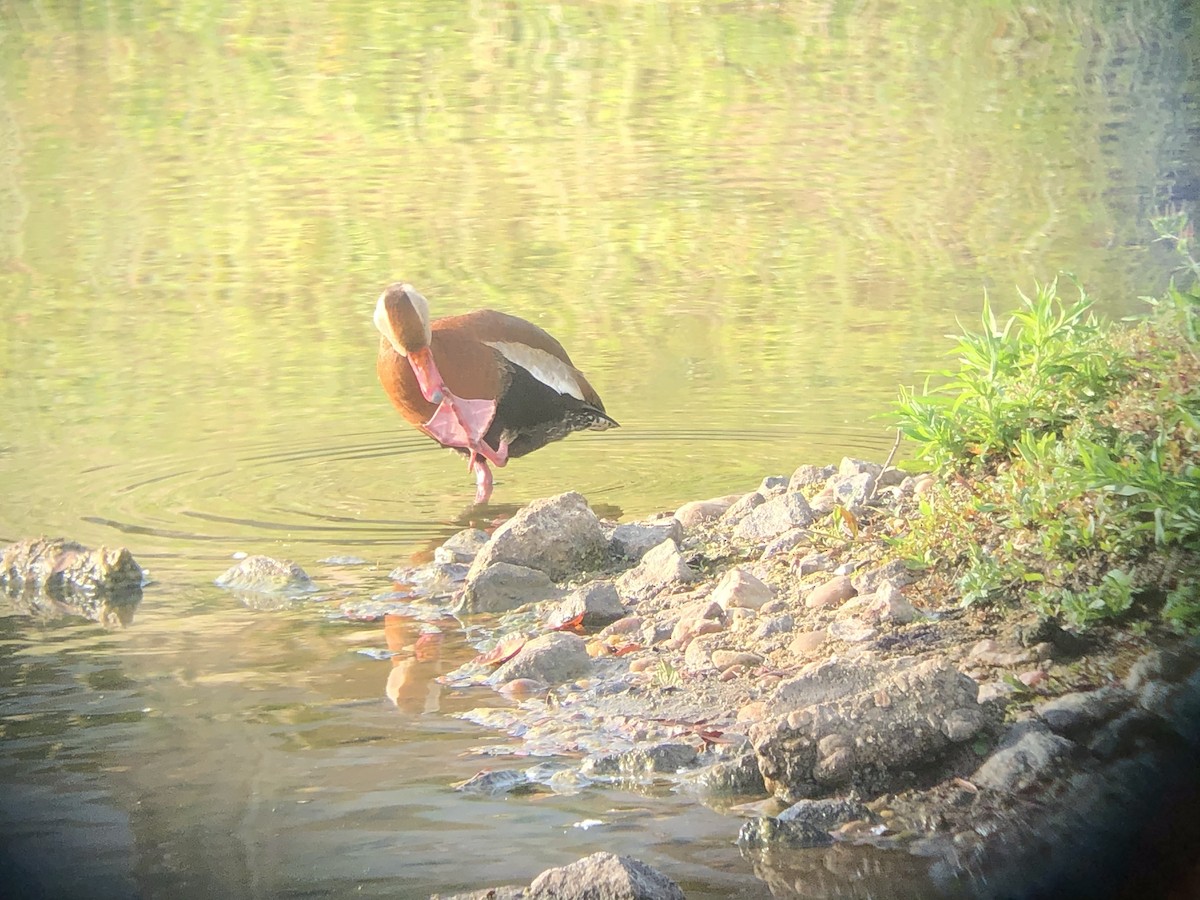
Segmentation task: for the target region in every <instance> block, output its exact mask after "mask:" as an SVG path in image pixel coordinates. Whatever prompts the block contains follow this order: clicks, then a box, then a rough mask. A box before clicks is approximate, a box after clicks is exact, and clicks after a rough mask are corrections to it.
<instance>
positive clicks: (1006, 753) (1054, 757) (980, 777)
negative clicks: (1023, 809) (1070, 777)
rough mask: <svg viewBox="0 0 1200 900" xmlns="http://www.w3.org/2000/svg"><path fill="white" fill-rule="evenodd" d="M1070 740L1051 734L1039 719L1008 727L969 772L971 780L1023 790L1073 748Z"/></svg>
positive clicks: (978, 783) (980, 784) (1013, 790)
mask: <svg viewBox="0 0 1200 900" xmlns="http://www.w3.org/2000/svg"><path fill="white" fill-rule="evenodd" d="M1076 746H1077V745H1076V744H1075V742H1074V741H1069V740H1067V739H1066V738H1064V737H1060V736H1059V735H1057V734H1053V733H1052V732H1051V731H1050V729H1048V728H1047V727H1046V726H1045V725H1042V724H1041V723H1040V722H1021V723H1018V724H1017V725H1014V726H1012V727H1011V728H1009V730H1008V732H1007V733H1006V734H1005V736H1004V738H1002V739H1001V741H1000V744H999V748H998V749H997V750H996V752H994V753H993V754H992V755H991V756H989V757H988V759H987V761H986V762H984V764H983V765H982V766H980V767H979V768H978V769H977V770H976V771H975V774H974V775H972V776H971V779H970V780H971V782H972V783H974V784H976V785H978V786H979V787H985V788H990V789H991V790H994V791H1006V792H1009V793H1015V792H1016V791H1023V790H1025V788H1027V787H1029V786H1030V785H1032V784H1033V783H1034V782H1036V781H1037V780H1038V779H1040V778H1041V777H1042V776H1043V775H1046V774H1049V771H1050V769H1051V767H1052V766H1054V765H1055V764H1056V763H1057V762H1059V761H1060V760H1061V759H1063V758H1065V757H1066V756H1068V755H1069V754H1070V753H1072V752H1073V751H1074V750H1075V749H1076Z"/></svg>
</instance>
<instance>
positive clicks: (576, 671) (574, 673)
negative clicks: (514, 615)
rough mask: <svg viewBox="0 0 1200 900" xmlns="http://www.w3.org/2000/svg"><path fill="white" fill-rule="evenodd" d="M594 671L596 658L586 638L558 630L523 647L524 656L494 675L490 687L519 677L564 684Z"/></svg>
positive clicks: (513, 659) (521, 653) (506, 664)
mask: <svg viewBox="0 0 1200 900" xmlns="http://www.w3.org/2000/svg"><path fill="white" fill-rule="evenodd" d="M591 668H592V658H591V657H590V656H588V653H587V645H586V643H585V642H584V640H583V638H581V637H579V636H577V635H574V634H567V633H566V632H562V631H554V632H551V633H550V634H543V635H542V636H541V637H538V638H534V639H533V640H532V641H530V642H529V643H528V644H526V645H525V646H524V647H522V648H521V652H520V653H518V654H517V655H516V656H514V657H513V658H512V659H510V660H509V661H508V662H506V663H505V664H504V665H502V666H501V667H500V668H499V669H497V670H496V671H495V672H493V673H492V674H491V677H489V678H488V684H493V685H499V684H504V683H506V682H509V681H512V680H514V679H516V678H532V679H533V680H535V681H542V682H545V683H546V684H562V683H563V682H564V681H572V680H574V679H576V678H581V677H583V676H584V675H586V674H587V673H588V672H589V671H591Z"/></svg>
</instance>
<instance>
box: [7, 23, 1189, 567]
mask: <svg viewBox="0 0 1200 900" xmlns="http://www.w3.org/2000/svg"><path fill="white" fill-rule="evenodd" d="M6 9H7V22H6V24H7V29H8V31H7V37H6V40H5V41H4V43H3V44H2V45H0V53H2V68H0V79H2V82H3V85H2V89H3V97H4V102H3V105H2V107H0V129H2V131H3V144H4V146H5V147H7V148H8V149H9V153H8V154H7V155H6V157H5V162H4V163H3V164H2V165H0V185H2V188H3V203H2V205H0V237H2V239H3V242H4V243H3V247H2V248H0V257H4V258H6V259H7V260H8V266H7V274H5V275H4V276H3V291H2V292H0V314H2V320H3V326H2V328H3V332H2V333H0V354H2V355H0V360H2V362H3V365H4V368H5V373H6V374H5V378H4V382H3V385H2V387H0V391H2V393H0V402H2V403H3V405H4V408H5V411H6V412H7V419H8V421H9V422H10V423H12V424H13V425H14V426H16V427H14V428H12V429H11V430H10V431H9V434H8V436H7V438H6V440H7V442H8V447H7V453H6V455H4V456H2V457H0V466H3V467H4V468H3V470H0V474H2V475H3V476H4V477H5V480H6V481H9V482H11V483H12V490H13V492H14V494H15V499H16V500H17V501H18V503H17V504H16V506H14V507H10V511H9V512H8V514H7V516H6V517H5V520H4V521H3V522H2V527H3V530H4V531H6V532H8V536H11V537H16V536H19V535H21V534H25V533H27V532H37V531H41V530H51V531H64V532H69V533H72V534H75V535H78V536H80V537H82V538H84V539H91V540H107V541H109V542H112V541H114V540H126V541H127V542H129V543H131V544H132V545H133V546H134V548H135V550H136V549H137V547H138V544H139V541H141V542H142V543H143V544H146V545H148V546H153V547H155V548H164V547H165V548H169V549H171V550H173V551H180V552H183V553H184V554H185V555H188V554H191V553H193V552H198V548H197V547H196V546H195V545H194V544H187V543H185V544H182V545H181V544H178V543H177V542H176V537H173V535H174V536H177V537H179V538H188V539H191V538H196V537H204V538H208V539H210V540H209V543H208V544H207V546H211V547H212V549H213V552H219V553H220V554H224V553H227V552H228V550H229V549H230V548H231V546H234V545H238V546H240V545H242V544H247V545H251V544H252V545H254V547H255V548H259V549H270V548H271V546H272V545H274V544H276V543H282V544H284V545H285V546H286V545H288V544H289V543H291V542H296V541H303V542H307V543H315V544H317V545H322V546H317V547H312V548H311V550H305V551H304V552H303V553H299V555H301V556H304V555H308V554H310V552H311V553H317V552H320V551H321V550H323V549H324V547H323V545H330V546H333V545H337V546H344V545H347V544H354V543H355V542H356V541H358V540H360V539H365V538H366V537H368V536H370V537H371V538H372V539H378V540H382V541H384V542H385V543H393V544H399V545H400V546H405V545H407V544H411V543H412V542H413V541H414V540H416V539H417V538H418V537H420V536H422V535H432V534H433V533H434V529H435V526H434V524H433V523H437V522H450V521H452V520H454V519H455V518H456V517H457V516H459V515H460V514H461V513H462V511H463V510H464V508H465V507H466V505H467V502H468V501H469V499H470V481H469V479H468V478H467V476H466V475H465V473H463V472H462V471H460V469H461V466H460V465H459V463H458V462H457V461H456V460H454V459H451V458H448V457H446V456H445V455H444V454H442V453H439V452H437V451H436V450H433V449H427V448H425V446H424V445H423V444H422V443H421V442H420V441H419V440H417V439H415V438H413V437H412V436H410V434H409V433H408V432H407V431H406V430H405V429H404V426H403V425H402V423H401V422H400V421H399V419H398V418H397V417H396V416H395V415H394V414H393V413H392V411H391V410H390V408H389V406H388V404H387V402H386V399H385V398H384V397H383V395H382V393H381V392H380V391H379V389H378V386H377V385H376V384H375V383H374V377H373V373H372V365H373V363H372V360H373V354H374V342H375V338H374V334H373V332H372V329H371V326H370V322H369V313H370V306H371V303H372V301H373V298H374V297H375V295H376V293H377V292H378V290H379V288H380V287H381V286H382V285H383V284H384V283H386V282H388V281H390V280H392V279H394V278H397V277H403V278H406V279H407V280H410V281H412V282H413V283H415V284H417V285H418V286H419V287H420V288H421V290H422V291H423V292H424V293H426V294H427V295H428V296H429V297H430V298H431V300H432V301H433V302H434V304H435V307H436V311H438V312H443V313H451V312H458V311H462V310H465V309H468V308H472V307H476V306H483V305H490V306H497V307H500V308H503V309H505V310H508V311H511V312H514V313H517V314H520V315H524V316H526V317H528V318H530V319H532V320H534V321H536V322H538V323H539V324H541V325H543V326H545V327H546V328H548V329H549V330H550V331H551V332H552V333H554V334H555V335H556V336H558V337H559V338H560V339H561V340H562V341H563V343H564V344H565V345H566V346H567V347H568V349H570V351H571V352H572V354H573V356H574V357H575V358H576V360H577V361H578V362H579V363H580V365H581V366H582V367H583V368H584V369H585V370H586V371H587V372H588V373H589V376H590V377H591V379H592V381H593V382H594V383H595V384H596V386H597V387H598V389H599V390H600V391H601V393H602V395H603V396H604V397H605V400H606V402H607V404H608V406H609V408H610V409H611V410H612V411H613V413H614V415H615V416H616V417H617V418H618V419H619V420H620V421H621V422H622V424H623V425H624V429H623V431H622V432H619V433H614V434H610V435H599V436H595V437H590V438H587V439H581V438H573V439H572V440H571V441H569V442H567V443H565V444H563V445H559V446H556V447H553V448H548V449H547V450H544V451H541V452H540V453H539V454H538V455H537V456H535V457H532V458H531V459H530V460H527V461H520V462H518V463H516V464H514V466H513V467H511V468H510V469H508V470H507V471H505V472H503V473H501V479H500V482H499V485H498V489H497V499H498V500H500V501H501V502H508V503H518V502H521V501H524V500H526V499H529V498H531V497H534V496H539V495H543V494H547V493H554V492H557V491H559V490H564V489H567V488H571V487H575V488H579V489H581V490H583V491H584V492H585V493H587V494H588V496H589V497H590V498H591V499H592V500H593V501H594V502H596V503H598V504H604V505H605V506H606V507H607V508H608V509H610V510H614V511H616V510H619V511H624V512H625V513H627V514H640V513H645V512H648V511H650V510H653V509H656V508H659V507H665V506H672V505H674V504H676V503H678V502H680V501H682V500H684V499H688V498H691V497H693V496H697V495H704V494H720V493H726V492H728V491H731V490H738V489H745V488H748V487H750V486H752V485H753V484H755V483H757V481H758V479H759V477H761V476H762V475H764V474H768V473H771V472H786V471H788V470H790V469H791V468H792V467H793V466H794V465H796V464H798V463H800V462H804V461H820V460H825V459H830V458H833V459H836V457H837V456H839V455H840V454H841V453H843V452H846V451H853V452H859V453H875V454H881V453H882V452H884V449H885V448H886V446H887V445H888V443H889V441H888V438H887V435H886V434H884V433H883V426H882V424H881V423H879V422H876V421H872V420H871V419H870V416H871V415H873V414H875V413H878V412H879V411H881V410H882V409H883V408H885V406H886V405H887V403H888V402H889V401H890V399H891V398H892V397H893V396H894V393H895V390H894V389H895V384H896V383H897V382H898V381H905V382H910V383H911V382H912V381H914V380H917V379H919V378H920V377H922V375H921V373H922V372H923V371H924V370H927V369H929V368H932V367H935V366H937V365H939V364H940V360H939V354H940V353H941V352H942V350H943V348H944V347H945V346H946V345H945V343H944V342H943V340H942V337H941V336H942V335H943V334H944V333H945V332H946V331H948V330H951V329H952V328H953V318H954V316H955V315H963V316H968V317H972V318H973V317H974V315H975V311H976V310H977V308H978V304H979V300H980V297H981V294H982V291H983V290H984V289H985V288H988V289H990V290H991V291H992V293H993V297H994V303H995V305H996V306H998V307H1000V308H1003V307H1004V306H1005V300H1004V299H1003V298H1004V297H1006V296H1008V295H1009V294H1010V292H1011V291H1012V289H1013V287H1014V286H1016V285H1018V284H1020V285H1023V286H1026V287H1028V286H1030V283H1031V281H1032V280H1033V279H1034V278H1041V279H1048V278H1051V277H1053V276H1054V275H1055V274H1056V273H1057V271H1058V270H1059V269H1069V270H1071V271H1073V272H1075V273H1077V274H1078V275H1079V276H1080V277H1081V278H1082V279H1083V281H1084V282H1085V284H1087V285H1088V287H1089V289H1090V290H1091V291H1092V292H1093V293H1096V294H1098V295H1099V296H1100V299H1101V300H1102V302H1104V303H1106V304H1107V306H1108V308H1109V309H1111V310H1114V311H1121V312H1123V311H1126V310H1128V309H1130V308H1132V306H1133V304H1132V302H1131V301H1130V298H1131V297H1133V296H1136V295H1137V294H1138V293H1145V292H1146V291H1147V290H1148V289H1151V288H1153V287H1154V283H1153V282H1154V280H1155V278H1156V277H1157V275H1156V276H1155V278H1152V277H1151V276H1150V275H1148V274H1147V273H1149V272H1157V269H1156V268H1155V266H1154V265H1153V264H1152V262H1151V261H1148V260H1147V254H1146V253H1145V250H1144V248H1143V244H1144V235H1143V230H1142V223H1143V221H1144V214H1145V213H1146V212H1147V211H1148V210H1149V209H1150V208H1152V207H1153V205H1154V204H1155V203H1157V202H1162V201H1164V200H1167V199H1170V196H1171V195H1170V189H1171V186H1172V185H1176V186H1178V184H1179V183H1180V181H1181V179H1182V180H1183V181H1186V175H1185V174H1184V173H1186V172H1188V171H1194V170H1195V163H1196V154H1197V151H1196V148H1195V147H1194V146H1193V145H1190V144H1188V143H1187V141H1186V131H1185V126H1186V123H1187V121H1189V119H1188V116H1189V115H1190V114H1194V113H1195V110H1190V109H1189V108H1187V106H1186V103H1185V100H1184V98H1185V97H1187V96H1188V90H1189V88H1190V87H1192V86H1190V85H1189V84H1188V83H1186V81H1184V80H1183V79H1184V78H1185V76H1186V75H1187V73H1188V72H1189V68H1188V65H1189V58H1188V57H1187V55H1186V54H1187V53H1188V52H1190V51H1189V49H1188V48H1189V47H1190V46H1192V45H1190V44H1189V43H1188V42H1187V40H1186V35H1187V33H1188V29H1189V27H1190V25H1189V23H1188V22H1187V21H1185V20H1184V19H1183V16H1182V14H1180V13H1178V12H1175V11H1173V5H1172V4H1170V3H1167V2H1158V3H1155V2H1144V3H1142V4H1140V6H1139V13H1138V15H1137V16H1136V17H1130V18H1125V17H1123V16H1117V15H1116V14H1110V13H1109V12H1107V4H1103V3H1098V2H1083V0H1079V2H1070V3H1067V2H1064V3H1051V4H1049V5H1043V6H1041V7H1039V8H1038V9H1036V10H1034V9H1033V8H1031V7H1028V6H1027V5H1026V4H1022V3H1016V2H1012V3H1010V2H994V3H987V4H961V3H951V2H947V3H941V4H934V5H933V6H931V5H930V4H928V3H919V4H893V5H889V6H887V7H886V8H878V9H875V8H873V9H871V10H863V9H861V8H860V7H859V6H857V5H853V4H842V3H831V4H820V5H817V6H814V5H812V4H808V3H783V4H775V5H771V6H770V7H768V8H764V7H763V6H762V5H758V4H745V5H738V4H721V5H716V4H713V5H706V4H699V5H694V6H688V7H685V6H683V5H677V4H633V3H611V4H595V3H580V4H573V5H572V4H567V5H556V4H542V3H518V4H506V5H504V6H503V7H500V6H497V5H492V4H482V3H476V4H466V5H463V4H424V3H403V4H396V3H394V2H388V3H367V2H347V3H331V4H320V5H316V4H314V5H311V6H309V5H301V6H300V7H299V8H298V7H297V5H296V4H290V3H282V2H266V3H253V4H241V3H228V4H226V3H218V2H207V3H206V2H191V3H185V4H176V3H170V4H168V3H162V4H155V3H139V2H128V3H124V4H117V5H113V4H99V3H85V4H83V6H82V8H81V9H77V8H76V6H75V5H74V4H61V5H60V4H39V5H36V6H35V5H32V4H31V5H28V6H26V5H20V4H19V5H17V6H16V7H13V6H10V7H7V8H6ZM1192 71H1194V70H1192ZM1192 96H1194V90H1193V92H1192ZM1185 186H1186V185H1185ZM1192 186H1193V189H1194V179H1193V182H1192ZM391 449H403V450H405V452H404V453H403V454H400V455H395V454H391V453H389V452H388V451H389V450H391ZM98 466H102V467H108V468H104V469H101V470H98V471H97V470H95V467H98ZM147 485H153V487H149V486H147ZM333 517H339V520H337V521H333V520H332V519H333ZM81 519H83V520H85V521H81ZM92 520H103V521H107V522H116V523H118V524H120V525H122V526H133V527H135V529H136V530H135V531H134V534H135V535H139V534H140V537H138V538H134V537H128V536H126V537H120V536H118V535H114V533H113V531H112V527H111V525H106V524H96V523H95V522H93V521H92ZM372 523H373V524H372ZM146 531H149V532H151V533H150V534H145V533H144V532H146ZM181 548H182V549H181ZM188 548H191V549H188Z"/></svg>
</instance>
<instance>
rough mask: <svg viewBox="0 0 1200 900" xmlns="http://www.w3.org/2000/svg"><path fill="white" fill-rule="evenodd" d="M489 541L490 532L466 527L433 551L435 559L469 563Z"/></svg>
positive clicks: (437, 560) (441, 561)
mask: <svg viewBox="0 0 1200 900" xmlns="http://www.w3.org/2000/svg"><path fill="white" fill-rule="evenodd" d="M487 542H488V533H487V532H486V531H481V530H480V529H478V528H464V529H463V530H462V531H459V532H456V533H455V534H452V535H451V536H450V537H449V538H447V539H446V542H445V543H444V544H442V546H440V547H438V548H437V549H436V550H434V551H433V561H434V562H438V563H443V564H450V563H467V564H468V565H470V563H471V561H472V560H473V559H475V557H476V556H478V555H479V551H480V550H482V549H483V545H484V544H486V543H487Z"/></svg>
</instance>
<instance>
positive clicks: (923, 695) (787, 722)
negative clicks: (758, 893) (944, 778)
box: [750, 659, 986, 802]
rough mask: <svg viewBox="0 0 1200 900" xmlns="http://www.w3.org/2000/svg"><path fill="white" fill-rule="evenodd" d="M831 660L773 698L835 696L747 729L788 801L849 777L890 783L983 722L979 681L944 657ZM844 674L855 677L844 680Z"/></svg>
mask: <svg viewBox="0 0 1200 900" xmlns="http://www.w3.org/2000/svg"><path fill="white" fill-rule="evenodd" d="M830 663H834V664H833V665H826V666H824V667H821V668H824V670H825V671H824V672H823V673H821V675H820V677H819V678H817V677H816V676H815V673H810V674H809V675H808V676H802V677H807V679H808V681H809V684H808V686H807V687H808V690H807V691H804V690H801V689H800V688H801V686H800V685H798V684H797V683H796V682H797V681H798V679H793V681H792V683H791V684H789V683H787V682H785V683H783V684H781V685H779V687H778V688H776V692H775V694H776V696H775V698H774V699H775V701H776V702H777V701H778V700H779V697H780V695H781V694H783V695H785V696H788V695H790V696H791V697H792V698H793V699H799V697H804V696H805V695H806V694H807V695H808V697H809V698H811V697H819V696H822V695H824V696H826V697H831V698H832V699H828V700H824V701H822V702H816V703H812V704H810V705H806V706H803V707H802V708H796V709H793V710H792V711H791V712H789V713H787V714H785V715H777V716H776V717H774V718H772V719H768V720H766V721H764V722H760V723H758V724H756V725H754V726H752V727H751V729H750V737H751V740H752V742H753V745H754V750H755V752H756V753H757V754H758V765H759V768H760V770H761V771H762V773H763V780H764V782H765V783H766V785H767V788H768V789H769V790H771V791H772V792H773V793H774V794H775V795H776V796H777V797H779V798H780V799H783V800H786V801H788V802H795V801H796V800H800V799H803V798H805V797H810V796H812V795H813V794H815V793H818V792H820V791H823V790H828V789H829V788H831V787H835V786H838V785H843V784H847V783H849V782H851V781H853V782H855V783H856V784H861V785H862V786H863V787H865V788H868V789H877V790H882V789H886V788H887V787H888V785H889V783H890V782H889V779H890V778H891V777H892V775H893V773H900V772H903V771H906V770H908V769H911V768H912V767H913V766H915V765H919V764H929V763H930V761H931V760H933V759H936V757H937V756H939V755H940V754H942V753H944V752H945V751H947V750H948V749H949V748H950V747H951V746H953V745H954V744H955V743H958V742H962V741H965V740H968V739H969V738H970V737H972V736H973V735H974V734H976V733H977V732H978V731H979V729H980V728H982V727H983V725H984V723H985V721H986V716H985V714H984V712H983V710H982V709H981V708H980V707H979V705H978V703H977V702H976V685H975V682H973V681H971V679H970V678H967V677H966V676H965V675H962V674H961V673H959V672H958V671H957V670H955V669H954V668H952V667H951V666H949V665H947V664H946V663H944V662H942V661H940V660H936V659H928V660H924V661H922V662H917V663H911V662H906V661H899V660H898V661H891V662H890V663H883V664H876V665H874V666H869V665H864V664H862V663H858V662H856V663H855V664H854V665H850V664H847V663H841V662H837V661H832V660H831V661H830ZM843 674H844V675H847V676H848V677H847V678H846V679H844V680H845V681H849V682H850V684H845V683H839V682H842V681H843V679H841V678H838V677H837V676H839V675H843ZM856 687H864V688H865V689H862V690H857V691H855V690H854V689H855V688H856ZM799 702H803V700H800V701H799Z"/></svg>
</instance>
